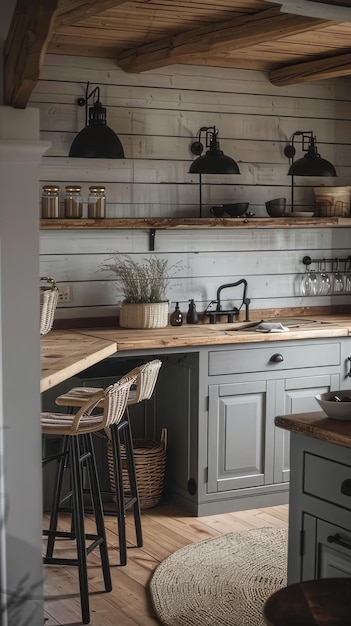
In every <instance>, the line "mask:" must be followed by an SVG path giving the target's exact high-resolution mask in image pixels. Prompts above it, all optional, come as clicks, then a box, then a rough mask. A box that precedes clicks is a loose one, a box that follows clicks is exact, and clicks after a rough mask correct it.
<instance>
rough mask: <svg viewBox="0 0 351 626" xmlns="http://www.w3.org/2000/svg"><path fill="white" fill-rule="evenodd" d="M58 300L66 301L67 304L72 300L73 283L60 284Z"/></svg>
mask: <svg viewBox="0 0 351 626" xmlns="http://www.w3.org/2000/svg"><path fill="white" fill-rule="evenodd" d="M58 290H59V294H58V301H59V302H65V303H66V304H67V303H69V302H71V301H72V287H71V285H67V284H63V283H62V284H61V285H58Z"/></svg>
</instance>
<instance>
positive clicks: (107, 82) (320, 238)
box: [31, 55, 351, 318]
mask: <svg viewBox="0 0 351 626" xmlns="http://www.w3.org/2000/svg"><path fill="white" fill-rule="evenodd" d="M87 81H89V82H90V84H91V87H92V88H93V87H94V86H96V85H100V90H101V100H102V102H103V104H104V105H106V106H107V118H108V124H109V126H111V127H112V128H113V129H114V130H115V131H116V133H117V134H118V136H119V137H120V139H121V141H122V144H123V146H124V150H125V156H126V158H125V159H124V160H114V161H105V160H95V159H94V160H90V159H69V158H68V157H67V155H68V152H69V147H70V145H71V142H72V140H73V138H74V137H75V135H76V134H77V132H78V131H79V130H80V129H81V128H82V127H83V126H84V108H80V107H78V106H77V105H76V99H77V98H78V97H80V96H82V95H84V92H85V86H86V82H87ZM350 84H351V81H350V80H349V79H339V80H333V81H321V82H315V83H311V84H304V85H296V86H291V87H282V88H278V87H274V86H273V85H271V84H270V82H269V81H268V78H267V75H266V74H265V73H263V72H255V71H244V70H230V69H227V68H222V69H221V68H208V67H207V68H206V67H196V66H181V65H179V66H173V67H170V68H163V69H161V70H155V71H150V72H146V73H144V74H140V75H139V74H127V73H125V72H123V71H122V70H120V69H119V68H118V67H117V66H116V65H115V63H114V62H113V61H110V60H106V59H90V58H84V57H65V56H59V55H57V56H56V55H47V57H46V62H45V66H44V68H43V70H42V74H41V80H40V81H39V83H38V85H37V87H36V89H35V91H34V92H33V94H32V98H31V104H32V105H33V106H36V107H39V108H40V112H41V131H42V139H45V140H49V141H51V142H52V147H51V149H50V150H49V151H48V152H47V156H45V157H44V158H43V164H42V170H41V171H42V174H41V183H42V184H44V183H58V184H59V185H60V188H61V190H63V189H64V186H65V185H66V184H68V183H80V184H82V188H83V195H84V197H85V199H86V198H87V192H88V187H89V185H90V184H92V183H101V184H106V188H107V196H108V205H107V206H108V209H107V213H108V216H109V217H138V216H141V217H154V216H163V217H167V216H172V217H181V216H188V217H190V216H197V215H198V198H199V196H198V191H199V190H198V179H197V176H196V175H191V174H189V173H188V169H189V166H190V163H191V161H192V159H193V158H194V157H193V156H192V155H191V152H190V149H189V148H190V144H191V141H192V140H193V139H194V137H195V136H196V133H197V131H198V129H199V128H200V126H212V125H215V126H216V127H217V128H218V129H219V139H220V144H221V148H222V149H223V151H224V152H225V153H226V154H228V155H230V156H232V157H233V158H234V159H235V160H236V161H237V162H238V164H239V167H240V172H241V173H240V175H237V176H208V177H205V176H204V177H203V183H204V184H203V204H204V210H203V214H204V215H205V216H207V215H209V213H208V210H209V207H210V206H211V205H213V204H218V203H222V202H238V201H248V202H250V210H251V211H253V212H254V213H255V214H256V216H266V215H267V214H266V211H265V207H264V204H265V202H266V201H267V200H270V199H272V198H277V197H282V196H284V197H286V198H287V199H288V202H289V201H290V178H289V177H288V176H287V171H288V165H289V164H288V161H287V159H286V157H285V156H284V154H283V150H284V146H285V145H286V143H287V141H288V140H289V137H290V136H291V134H292V133H293V132H294V131H295V130H303V131H307V130H313V132H314V134H315V135H316V136H317V141H318V148H319V151H320V153H321V154H322V156H323V157H324V158H326V159H329V160H331V161H332V162H333V163H334V165H335V167H336V169H337V172H338V178H337V179H328V178H326V179H314V180H313V179H303V178H300V179H299V180H297V179H296V180H295V182H296V183H297V186H296V190H295V203H296V208H300V209H301V210H302V209H305V210H307V209H310V208H312V207H313V203H314V195H313V187H314V186H317V185H319V184H320V183H321V182H323V183H324V184H325V185H348V184H349V183H350V168H351V148H350V144H349V137H350V136H351V96H350V95H349V93H350ZM296 146H297V150H298V152H299V150H300V145H299V144H298V143H297V144H296ZM298 156H302V153H301V154H300V155H299V154H298V155H297V157H298ZM62 195H63V194H62ZM62 195H61V198H62ZM85 211H86V209H85ZM278 223H279V222H278V221H277V226H278ZM350 243H351V231H350V230H349V229H348V228H345V229H340V228H339V229H336V228H334V229H333V228H328V229H324V228H313V229H307V228H306V229H302V230H301V229H293V228H291V229H289V230H284V229H279V228H276V229H270V230H254V229H252V230H250V229H247V230H240V231H236V230H235V229H231V230H216V231H212V230H198V231H196V230H193V231H172V230H169V231H158V232H157V234H156V249H155V253H156V254H159V255H161V256H162V257H166V258H167V259H169V265H170V267H171V276H172V277H171V284H170V288H169V291H168V297H169V300H171V301H172V302H174V301H175V300H179V301H180V302H181V304H182V308H183V310H186V308H187V303H188V299H189V298H195V300H196V302H197V307H198V310H199V311H202V310H203V309H204V308H205V307H206V305H207V303H208V302H209V301H210V300H212V299H214V298H215V297H216V291H217V288H218V287H219V286H220V285H221V284H223V283H227V282H234V281H235V280H238V279H239V278H242V277H245V278H247V280H248V285H249V289H248V296H249V297H250V298H251V307H252V308H268V307H287V306H304V305H306V306H309V305H323V304H330V302H333V303H335V304H341V303H348V302H349V301H350V298H351V296H350V295H346V294H343V295H337V296H332V298H331V297H330V296H328V297H314V298H302V297H301V296H299V295H296V292H295V288H294V281H295V277H296V274H299V273H301V272H303V271H304V266H303V265H302V263H301V259H302V257H303V256H304V254H310V255H311V256H313V257H336V256H339V257H345V256H348V254H349V252H350ZM148 244H149V238H148V231H144V230H127V231H124V230H122V231H118V230H113V231H108V230H106V231H84V230H82V231H69V230H68V231H42V232H41V274H42V275H51V276H54V277H55V278H56V279H57V280H58V281H59V282H65V283H70V284H71V286H72V295H73V300H72V303H71V304H70V305H68V306H67V307H63V306H60V308H59V310H58V312H57V314H56V316H57V317H58V318H59V317H90V316H97V315H111V314H112V313H113V312H114V311H115V306H116V302H117V301H118V299H119V296H120V294H119V292H118V288H116V285H115V283H114V281H113V280H111V278H110V277H109V276H107V275H106V274H104V273H102V272H101V271H98V270H99V265H100V264H101V263H103V262H104V261H105V260H106V258H107V257H108V256H109V255H110V254H111V253H113V252H120V253H124V252H127V253H131V254H133V255H135V256H136V257H139V258H145V257H146V256H147V255H148V254H150V253H149V252H148ZM223 295H224V294H223ZM226 295H228V297H230V298H234V301H233V300H230V302H231V303H232V304H235V305H238V304H239V302H238V301H237V298H239V296H240V293H239V292H238V291H235V293H234V292H233V293H229V292H228V293H227V294H226ZM171 308H172V307H171Z"/></svg>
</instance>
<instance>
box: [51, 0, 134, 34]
mask: <svg viewBox="0 0 351 626" xmlns="http://www.w3.org/2000/svg"><path fill="white" fill-rule="evenodd" d="M143 1H144V2H145V1H146V0H139V2H143ZM125 2H127V0H98V1H96V0H60V4H59V8H58V11H57V15H56V20H55V25H54V30H55V32H57V31H58V30H60V29H61V28H64V27H65V26H73V24H76V23H77V22H80V21H81V20H84V19H85V18H87V17H93V16H94V15H99V14H100V13H102V12H103V11H107V10H108V9H113V8H115V7H118V6H119V5H120V4H124V3H125Z"/></svg>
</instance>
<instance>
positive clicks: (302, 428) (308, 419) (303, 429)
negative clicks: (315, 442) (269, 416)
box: [275, 411, 351, 448]
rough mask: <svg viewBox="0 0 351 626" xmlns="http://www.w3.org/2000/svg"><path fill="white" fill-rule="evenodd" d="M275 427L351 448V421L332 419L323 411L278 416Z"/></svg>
mask: <svg viewBox="0 0 351 626" xmlns="http://www.w3.org/2000/svg"><path fill="white" fill-rule="evenodd" d="M275 425H276V426H279V427H280V428H284V429H285V430H290V431H291V432H293V433H298V434H300V435H306V436H307V437H313V438H314V439H319V440H320V441H326V442H327V443H335V444H337V445H340V446H344V447H346V448H351V421H350V422H347V421H342V420H334V419H330V418H329V417H326V415H325V413H323V411H317V412H315V413H298V414H295V415H278V416H277V417H276V418H275Z"/></svg>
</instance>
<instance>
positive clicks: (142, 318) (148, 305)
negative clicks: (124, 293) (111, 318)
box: [119, 302, 169, 328]
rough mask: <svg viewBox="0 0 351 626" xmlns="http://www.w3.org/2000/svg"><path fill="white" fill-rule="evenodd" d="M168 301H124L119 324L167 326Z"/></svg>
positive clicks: (128, 325)
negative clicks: (140, 302)
mask: <svg viewBox="0 0 351 626" xmlns="http://www.w3.org/2000/svg"><path fill="white" fill-rule="evenodd" d="M168 308H169V307H168V302H145V303H142V304H139V303H129V302H122V304H121V307H120V311H119V325H120V326H121V327H122V328H165V327H166V326H167V325H168Z"/></svg>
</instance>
